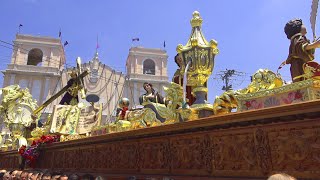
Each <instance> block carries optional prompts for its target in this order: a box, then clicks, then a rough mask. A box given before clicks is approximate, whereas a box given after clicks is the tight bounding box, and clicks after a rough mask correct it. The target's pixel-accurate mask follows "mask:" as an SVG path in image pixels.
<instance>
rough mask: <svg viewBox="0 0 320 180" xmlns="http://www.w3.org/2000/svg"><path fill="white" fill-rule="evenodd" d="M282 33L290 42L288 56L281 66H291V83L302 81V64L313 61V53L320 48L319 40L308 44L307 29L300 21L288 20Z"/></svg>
mask: <svg viewBox="0 0 320 180" xmlns="http://www.w3.org/2000/svg"><path fill="white" fill-rule="evenodd" d="M284 32H285V33H286V35H287V38H288V39H289V40H290V47H289V55H288V58H287V60H286V61H285V62H283V64H291V67H290V72H291V78H292V81H293V82H298V81H302V80H304V77H303V76H302V75H303V74H304V71H303V64H304V63H306V62H309V61H312V60H313V59H314V51H315V49H316V48H319V47H320V40H319V39H317V40H315V41H314V42H312V43H310V41H309V39H307V37H306V34H307V29H306V27H305V26H304V25H303V23H302V20H301V19H293V20H290V21H289V22H288V23H287V24H286V26H285V27H284Z"/></svg>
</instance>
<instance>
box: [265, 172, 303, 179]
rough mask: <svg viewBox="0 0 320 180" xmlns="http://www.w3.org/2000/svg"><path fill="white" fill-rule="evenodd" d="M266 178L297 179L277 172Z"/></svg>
mask: <svg viewBox="0 0 320 180" xmlns="http://www.w3.org/2000/svg"><path fill="white" fill-rule="evenodd" d="M268 180H297V179H296V178H294V177H292V176H290V175H288V174H285V173H278V174H274V175H272V176H270V177H269V178H268Z"/></svg>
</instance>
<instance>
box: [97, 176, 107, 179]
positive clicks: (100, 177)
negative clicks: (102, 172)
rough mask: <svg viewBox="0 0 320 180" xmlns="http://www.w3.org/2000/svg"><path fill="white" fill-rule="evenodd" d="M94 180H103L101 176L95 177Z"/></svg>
mask: <svg viewBox="0 0 320 180" xmlns="http://www.w3.org/2000/svg"><path fill="white" fill-rule="evenodd" d="M95 180H105V179H104V178H103V177H102V176H97V177H96V178H95Z"/></svg>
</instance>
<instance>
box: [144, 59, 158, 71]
mask: <svg viewBox="0 0 320 180" xmlns="http://www.w3.org/2000/svg"><path fill="white" fill-rule="evenodd" d="M155 73H156V65H155V63H154V61H153V60H151V59H147V60H145V61H144V62H143V74H150V75H155Z"/></svg>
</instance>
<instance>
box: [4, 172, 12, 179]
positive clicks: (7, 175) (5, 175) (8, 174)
mask: <svg viewBox="0 0 320 180" xmlns="http://www.w3.org/2000/svg"><path fill="white" fill-rule="evenodd" d="M3 180H11V175H10V171H7V172H5V173H4V175H3Z"/></svg>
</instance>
